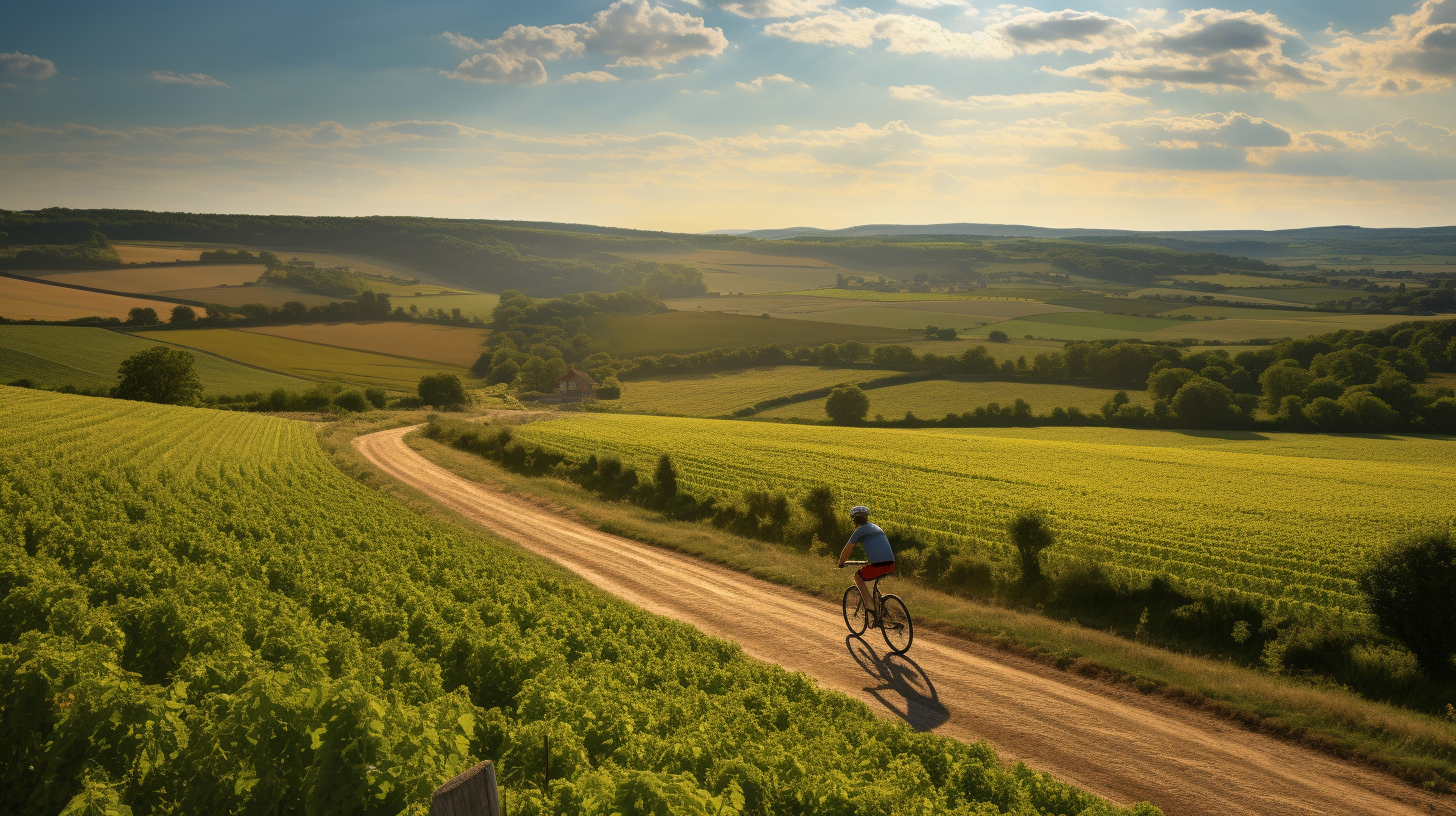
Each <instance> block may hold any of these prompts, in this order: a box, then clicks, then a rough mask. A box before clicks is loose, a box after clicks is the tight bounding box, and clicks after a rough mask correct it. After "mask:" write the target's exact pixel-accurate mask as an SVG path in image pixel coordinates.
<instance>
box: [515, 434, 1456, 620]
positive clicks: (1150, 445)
mask: <svg viewBox="0 0 1456 816" xmlns="http://www.w3.org/2000/svg"><path fill="white" fill-rule="evenodd" d="M517 435H518V437H520V438H524V439H527V440H530V441H532V442H535V443H538V444H541V445H544V446H546V447H548V448H551V449H554V450H557V451H559V452H563V453H568V454H570V455H573V456H580V457H583V458H584V457H585V456H587V455H588V454H593V453H594V454H598V455H602V454H612V455H616V456H619V457H621V458H622V460H623V461H624V462H625V463H627V464H629V465H632V466H635V467H637V468H638V470H639V472H643V473H651V472H652V467H653V463H654V461H655V460H656V458H657V456H658V455H660V454H662V453H670V454H672V456H673V457H674V459H675V460H676V461H677V466H678V470H679V472H680V478H679V483H680V484H682V485H684V487H685V489H687V490H689V491H691V492H693V493H695V494H697V495H700V496H720V497H729V496H736V495H737V494H738V493H739V491H741V490H743V489H745V486H753V487H755V488H757V489H763V490H783V491H786V492H788V493H790V494H791V495H793V496H799V495H802V494H804V493H805V492H806V491H807V490H808V488H809V487H811V486H813V485H815V484H827V485H830V486H832V487H833V488H834V489H835V491H836V493H837V495H838V497H839V500H840V502H841V503H842V504H844V505H845V506H848V505H849V504H852V503H856V502H864V503H865V504H868V505H870V506H871V507H873V508H875V510H876V512H877V514H878V515H879V517H880V518H881V519H883V520H884V521H885V522H887V523H888V524H889V525H890V526H891V528H892V529H894V528H898V529H902V530H904V529H908V530H910V531H912V532H914V533H915V534H916V535H917V536H919V537H920V538H922V539H923V540H937V539H938V540H944V541H948V542H952V543H953V546H955V547H958V548H962V549H964V550H967V551H971V552H979V553H984V554H987V555H990V556H991V557H993V558H994V557H1000V558H1008V557H1009V555H1008V547H1007V544H1006V543H1005V533H1004V525H1005V524H1006V522H1007V520H1008V519H1009V518H1010V517H1011V516H1012V515H1013V514H1014V513H1015V512H1017V511H1019V510H1022V509H1025V508H1042V509H1045V510H1046V511H1047V512H1048V513H1049V514H1050V515H1051V517H1052V519H1053V524H1054V527H1055V530H1056V532H1057V535H1058V540H1059V543H1058V545H1057V547H1056V549H1055V551H1054V556H1053V565H1054V566H1055V564H1057V563H1066V562H1067V561H1068V560H1070V559H1078V558H1085V559H1092V560H1095V561H1097V562H1099V563H1101V564H1103V565H1104V566H1105V567H1106V568H1108V569H1109V570H1111V571H1113V572H1115V573H1122V574H1125V575H1129V576H1132V577H1134V578H1141V579H1146V578H1148V577H1151V576H1157V575H1166V576H1169V578H1170V580H1171V581H1172V582H1173V583H1174V584H1175V585H1178V586H1181V587H1184V588H1186V589H1188V590H1189V591H1191V592H1193V593H1195V594H1201V595H1211V596H1218V595H1220V594H1221V593H1225V592H1228V593H1234V594H1236V595H1241V596H1245V597H1248V598H1251V599H1254V600H1257V601H1260V602H1263V603H1266V604H1268V605H1269V606H1271V607H1275V608H1291V607H1301V606H1306V605H1307V606H1309V607H1317V608H1323V609H1325V610H1327V611H1328V610H1351V609H1358V608H1360V607H1359V601H1358V598H1357V595H1356V591H1355V587H1354V580H1353V577H1352V569H1353V567H1354V565H1355V564H1356V563H1357V562H1358V561H1359V559H1360V558H1361V556H1362V554H1363V553H1365V552H1366V551H1367V550H1368V549H1369V548H1370V547H1371V546H1374V545H1375V544H1378V543H1380V542H1384V541H1388V540H1390V539H1392V538H1394V537H1397V536H1402V535H1405V534H1407V533H1408V532H1409V531H1410V530H1411V529H1412V528H1414V527H1417V526H1419V525H1421V524H1439V523H1446V522H1449V521H1450V520H1451V519H1452V518H1453V516H1456V492H1453V491H1452V490H1451V462H1452V461H1456V442H1453V441H1451V440H1450V439H1440V438H1421V437H1394V438H1386V437H1378V438H1377V437H1357V436H1316V435H1305V434H1279V433H1270V434H1248V433H1237V432H1233V433H1196V434H1191V433H1179V432H1172V431H1133V430H1114V429H1081V428H1038V429H1005V430H996V429H965V430H941V429H920V430H901V429H883V428H836V427H825V426H798V425H775V424H770V423H763V422H735V421H727V420H705V419H680V418H668V417H647V416H625V415H592V416H582V417H572V418H569V419H561V420H556V421H551V422H540V423H535V424H531V425H527V426H523V427H522V428H520V429H519V430H518V433H517ZM866 461H870V462H872V463H873V466H872V467H866V465H865V463H866Z"/></svg>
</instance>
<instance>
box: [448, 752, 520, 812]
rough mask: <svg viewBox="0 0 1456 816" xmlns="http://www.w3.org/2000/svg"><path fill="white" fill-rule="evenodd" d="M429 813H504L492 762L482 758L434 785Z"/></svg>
mask: <svg viewBox="0 0 1456 816" xmlns="http://www.w3.org/2000/svg"><path fill="white" fill-rule="evenodd" d="M430 816H504V811H502V810H501V803H500V791H499V790H498V789H497V788H496V782H495V765H494V764H492V763H491V761H490V760H486V761H484V762H482V763H480V764H478V765H476V766H475V767H474V768H471V769H470V770H468V771H466V772H464V773H462V774H460V775H459V776H457V777H455V778H454V779H451V780H450V781H449V782H446V783H445V784H443V785H441V786H440V787H438V788H436V789H435V793H434V795H432V796H431V797H430Z"/></svg>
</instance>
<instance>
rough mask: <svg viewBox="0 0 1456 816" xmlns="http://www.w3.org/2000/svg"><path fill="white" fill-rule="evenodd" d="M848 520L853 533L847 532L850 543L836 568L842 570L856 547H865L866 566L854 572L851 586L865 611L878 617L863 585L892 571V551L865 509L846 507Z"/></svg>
mask: <svg viewBox="0 0 1456 816" xmlns="http://www.w3.org/2000/svg"><path fill="white" fill-rule="evenodd" d="M849 518H850V520H852V521H853V522H854V532H853V533H850V535H849V543H847V544H845V545H844V551H843V552H841V553H840V554H839V566H841V567H843V566H844V562H846V561H848V560H849V556H850V555H851V554H853V552H854V545H855V544H859V545H860V546H862V547H864V553H865V560H866V561H868V562H869V563H868V564H866V565H865V566H863V567H860V568H859V569H858V570H856V571H855V573H854V585H855V586H857V587H859V597H860V599H861V600H862V601H864V608H865V609H868V610H870V611H871V612H873V613H875V615H878V613H879V610H878V609H874V608H873V607H871V606H870V601H871V595H870V588H869V584H867V583H866V582H867V581H873V580H874V579H876V578H880V577H883V576H886V575H889V574H890V573H892V572H894V571H895V552H894V550H892V549H890V538H889V536H887V535H885V531H884V530H881V529H880V526H879V525H878V524H871V523H870V509H869V508H868V507H865V506H864V505H862V504H857V505H855V506H854V507H851V508H849Z"/></svg>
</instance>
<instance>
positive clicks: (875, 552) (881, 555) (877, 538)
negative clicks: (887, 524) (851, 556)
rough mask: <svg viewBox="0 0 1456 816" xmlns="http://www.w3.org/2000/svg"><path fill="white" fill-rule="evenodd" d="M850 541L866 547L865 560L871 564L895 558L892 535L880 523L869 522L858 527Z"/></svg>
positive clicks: (851, 535)
mask: <svg viewBox="0 0 1456 816" xmlns="http://www.w3.org/2000/svg"><path fill="white" fill-rule="evenodd" d="M849 543H851V544H855V543H858V544H860V545H861V546H863V547H864V552H865V560H866V561H868V562H870V563H871V564H879V563H882V562H885V561H894V560H895V551H894V550H892V549H890V537H889V536H887V535H885V531H884V530H881V529H880V526H879V525H878V524H873V523H867V524H862V525H860V526H859V527H856V528H855V530H854V532H853V533H851V534H850V536H849Z"/></svg>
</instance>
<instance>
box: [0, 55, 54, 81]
mask: <svg viewBox="0 0 1456 816" xmlns="http://www.w3.org/2000/svg"><path fill="white" fill-rule="evenodd" d="M0 65H3V66H5V73H7V74H14V75H16V76H22V77H25V78H26V79H50V78H51V77H53V76H55V75H56V64H55V63H54V62H51V61H50V60H48V59H46V58H44V57H37V56H35V55H34V54H22V53H20V52H19V51H11V52H9V53H4V54H0Z"/></svg>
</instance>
